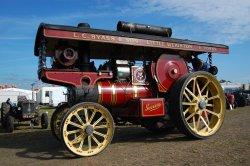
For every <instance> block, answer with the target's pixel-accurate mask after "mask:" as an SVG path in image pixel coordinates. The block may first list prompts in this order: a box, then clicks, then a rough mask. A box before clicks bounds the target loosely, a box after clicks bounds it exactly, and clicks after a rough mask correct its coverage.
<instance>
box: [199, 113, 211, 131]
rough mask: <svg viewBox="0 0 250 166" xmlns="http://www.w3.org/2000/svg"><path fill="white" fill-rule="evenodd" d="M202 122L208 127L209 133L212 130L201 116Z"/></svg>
mask: <svg viewBox="0 0 250 166" xmlns="http://www.w3.org/2000/svg"><path fill="white" fill-rule="evenodd" d="M201 120H202V122H203V123H204V125H205V126H206V127H207V129H208V131H210V130H211V128H210V127H209V126H208V124H207V123H206V121H205V119H204V118H203V117H202V116H201Z"/></svg>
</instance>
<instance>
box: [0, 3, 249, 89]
mask: <svg viewBox="0 0 250 166" xmlns="http://www.w3.org/2000/svg"><path fill="white" fill-rule="evenodd" d="M0 4H1V10H0V57H1V60H0V84H3V83H9V84H16V85H17V86H18V87H22V88H30V84H31V83H33V82H36V81H37V74H36V72H37V58H36V57H35V56H34V55H33V47H34V40H35V34H36V30H37V27H38V25H39V24H40V23H41V22H46V23H52V24H66V25H77V24H78V23H79V22H88V23H89V24H90V25H91V27H94V28H100V29H109V30H115V28H116V23H117V21H119V20H124V21H130V22H138V23H145V24H153V25H160V26H168V27H171V28H172V29H173V36H172V37H174V38H181V39H190V40H196V41H205V42H214V43H222V44H226V45H229V47H230V54H229V55H222V54H221V55H218V54H215V56H214V63H215V64H216V65H217V66H218V68H219V74H218V77H219V79H226V80H231V81H234V82H244V83H246V82H250V55H249V52H250V1H249V0H210V1H206V0H204V1H202V0H151V1H146V0H137V1H134V0H123V1H118V0H117V1H114V0H113V1H112V0H92V1H87V0H71V1H68V0H43V1H38V0H37V1H34V0H22V1H20V0H8V1H1V3H0Z"/></svg>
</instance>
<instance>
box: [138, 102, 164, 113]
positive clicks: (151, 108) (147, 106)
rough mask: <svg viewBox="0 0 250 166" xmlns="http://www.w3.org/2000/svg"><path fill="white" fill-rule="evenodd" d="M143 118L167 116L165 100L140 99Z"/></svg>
mask: <svg viewBox="0 0 250 166" xmlns="http://www.w3.org/2000/svg"><path fill="white" fill-rule="evenodd" d="M140 103H141V108H140V109H141V116H142V117H155V116H164V115H165V103H164V98H150V99H140Z"/></svg>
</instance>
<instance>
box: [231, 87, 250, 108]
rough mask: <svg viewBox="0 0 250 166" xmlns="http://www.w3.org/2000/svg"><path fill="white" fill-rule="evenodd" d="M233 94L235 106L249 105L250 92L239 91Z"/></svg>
mask: <svg viewBox="0 0 250 166" xmlns="http://www.w3.org/2000/svg"><path fill="white" fill-rule="evenodd" d="M233 94H234V96H235V104H236V106H238V107H245V106H247V105H250V92H249V91H244V90H239V91H235V92H234V93H233Z"/></svg>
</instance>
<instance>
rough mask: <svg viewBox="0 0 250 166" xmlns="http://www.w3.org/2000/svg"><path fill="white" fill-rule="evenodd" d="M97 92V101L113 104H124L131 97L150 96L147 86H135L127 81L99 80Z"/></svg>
mask: <svg viewBox="0 0 250 166" xmlns="http://www.w3.org/2000/svg"><path fill="white" fill-rule="evenodd" d="M98 93H99V99H98V103H100V104H103V105H113V106H121V105H124V104H126V103H127V102H128V101H129V100H132V99H138V98H149V97H152V92H151V90H150V89H149V88H148V87H147V86H136V85H131V84H129V83H127V82H117V83H113V82H110V81H102V82H99V83H98Z"/></svg>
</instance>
